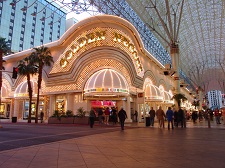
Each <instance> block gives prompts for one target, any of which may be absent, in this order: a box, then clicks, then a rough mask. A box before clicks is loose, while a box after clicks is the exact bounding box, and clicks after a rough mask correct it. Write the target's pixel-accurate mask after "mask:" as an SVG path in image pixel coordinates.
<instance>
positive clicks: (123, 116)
mask: <svg viewBox="0 0 225 168" xmlns="http://www.w3.org/2000/svg"><path fill="white" fill-rule="evenodd" d="M118 117H119V119H120V126H121V130H124V122H125V119H126V118H127V113H126V111H125V110H124V109H123V107H121V108H120V111H119V113H118Z"/></svg>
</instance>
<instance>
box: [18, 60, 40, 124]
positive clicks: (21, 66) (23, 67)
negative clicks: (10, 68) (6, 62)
mask: <svg viewBox="0 0 225 168" xmlns="http://www.w3.org/2000/svg"><path fill="white" fill-rule="evenodd" d="M30 59H31V57H26V58H24V59H23V60H20V61H19V62H18V73H19V74H20V75H24V76H26V77H27V85H28V93H29V114H28V123H31V104H32V94H33V89H32V87H31V81H30V75H34V74H36V73H37V67H36V66H35V65H32V64H31V61H30Z"/></svg>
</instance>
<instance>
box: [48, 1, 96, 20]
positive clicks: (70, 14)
mask: <svg viewBox="0 0 225 168" xmlns="http://www.w3.org/2000/svg"><path fill="white" fill-rule="evenodd" d="M48 1H49V2H50V3H51V2H55V3H57V4H59V5H60V6H63V5H62V4H61V3H60V1H62V0H48ZM73 1H75V2H76V1H77V5H75V7H74V10H78V11H81V8H80V6H81V7H83V8H84V7H86V6H84V2H85V3H86V4H89V2H88V1H87V0H73ZM64 3H67V4H70V3H71V0H64ZM88 9H89V10H95V11H97V9H96V8H94V7H89V8H88ZM66 10H67V11H68V14H67V16H66V18H67V19H69V18H72V17H74V18H75V19H77V20H78V21H80V20H83V19H85V18H87V17H90V16H92V15H94V14H93V12H91V11H89V12H80V14H76V12H69V11H70V10H68V8H67V9H66Z"/></svg>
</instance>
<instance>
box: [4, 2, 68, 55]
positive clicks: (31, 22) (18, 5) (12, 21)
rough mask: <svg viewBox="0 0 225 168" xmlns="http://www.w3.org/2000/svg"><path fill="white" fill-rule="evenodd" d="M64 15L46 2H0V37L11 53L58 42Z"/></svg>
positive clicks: (63, 28) (60, 10)
mask: <svg viewBox="0 0 225 168" xmlns="http://www.w3.org/2000/svg"><path fill="white" fill-rule="evenodd" d="M65 29H66V12H65V11H63V9H61V8H59V7H57V6H56V4H54V3H49V2H47V1H46V0H29V1H28V0H21V1H0V30H1V31H0V36H1V37H3V38H6V40H8V41H9V44H10V48H11V51H12V52H13V53H16V52H19V51H23V50H26V49H30V48H33V47H36V46H40V45H42V44H45V43H49V42H52V41H56V40H58V39H59V38H60V37H61V35H62V34H63V33H64V32H65Z"/></svg>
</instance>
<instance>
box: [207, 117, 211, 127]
mask: <svg viewBox="0 0 225 168" xmlns="http://www.w3.org/2000/svg"><path fill="white" fill-rule="evenodd" d="M208 128H211V126H210V115H209V114H208Z"/></svg>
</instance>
